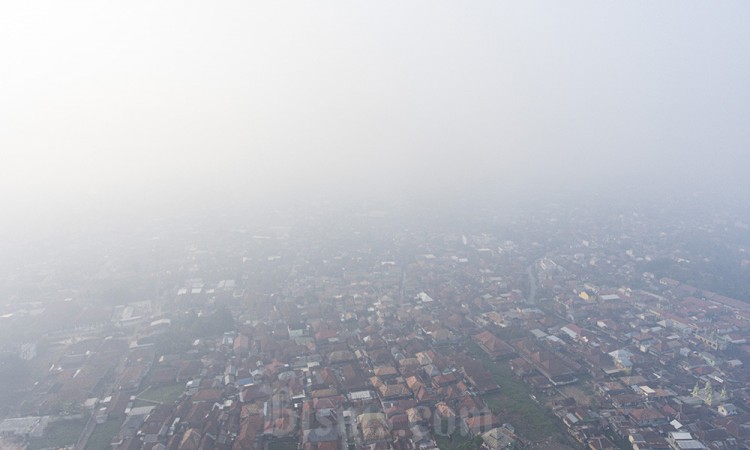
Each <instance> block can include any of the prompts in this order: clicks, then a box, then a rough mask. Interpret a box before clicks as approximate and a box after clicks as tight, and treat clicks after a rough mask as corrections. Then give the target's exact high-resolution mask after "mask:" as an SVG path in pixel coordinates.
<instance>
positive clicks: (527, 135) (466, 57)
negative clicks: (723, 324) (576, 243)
mask: <svg viewBox="0 0 750 450" xmlns="http://www.w3.org/2000/svg"><path fill="white" fill-rule="evenodd" d="M749 13H750V5H748V3H747V2H571V1H567V2H525V1H524V2H470V3H465V2H442V1H419V2H384V1H377V2H363V1H358V2H255V3H251V2H219V3H210V4H209V3H205V4H202V3H198V2H182V1H181V2H176V1H175V2H120V3H109V2H54V1H50V2H22V1H12V2H11V1H8V2H3V4H2V6H0V55H2V58H1V60H0V67H1V69H0V73H1V74H2V83H0V99H1V100H0V152H1V153H0V154H1V155H2V163H1V164H0V187H1V191H2V194H0V195H2V204H3V205H4V210H5V214H4V215H3V218H2V219H1V220H2V223H0V226H2V227H3V228H4V229H6V230H11V229H24V230H28V229H32V228H34V227H35V226H36V225H38V224H40V223H42V224H45V225H50V224H54V223H57V222H72V223H76V222H77V221H85V220H89V218H90V217H93V216H98V215H107V214H114V213H124V214H127V213H128V212H129V211H136V210H137V211H142V210H143V208H144V207H146V208H148V210H149V211H158V210H159V209H161V208H175V209H179V208H188V207H193V208H198V209H199V208H201V207H204V206H206V205H216V204H226V205H236V204H241V203H244V202H248V203H252V202H256V201H261V200H272V201H274V200H275V199H288V198H294V197H298V196H319V197H323V198H337V197H338V196H348V197H349V198H355V199H358V198H371V197H372V198H374V197H383V198H387V197H398V196H404V197H407V196H411V195H424V196H435V197H439V196H441V195H448V194H450V195H455V194H456V193H458V194H459V195H463V196H471V195H472V194H473V193H488V192H489V193H497V194H498V195H502V193H506V194H508V193H510V194H511V195H525V194H529V195H531V194H530V193H532V192H535V193H537V194H538V193H540V192H546V191H555V192H561V191H564V192H571V193H572V192H585V191H604V192H612V193H617V192H628V191H630V190H633V189H635V188H636V187H643V186H648V187H649V189H657V188H663V187H665V186H672V187H675V186H676V187H677V188H676V190H677V191H680V190H681V189H683V188H685V189H687V188H696V187H698V188H699V189H706V188H708V189H711V190H712V192H713V193H714V195H717V196H729V195H735V194H742V193H743V192H746V190H747V189H746V188H747V182H746V180H745V178H746V177H745V172H746V170H747V168H748V167H750V160H749V159H750V158H748V156H747V149H748V143H749V142H750V131H749V130H750V127H748V126H747V124H748V123H750V45H749V44H750V27H748V26H747V24H748V23H749V22H750V14H749ZM730 191H731V192H730ZM7 236H8V235H6V237H7Z"/></svg>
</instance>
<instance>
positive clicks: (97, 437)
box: [85, 419, 123, 450]
mask: <svg viewBox="0 0 750 450" xmlns="http://www.w3.org/2000/svg"><path fill="white" fill-rule="evenodd" d="M122 424H123V420H119V419H110V420H108V421H106V422H104V423H103V424H100V425H97V426H96V428H94V432H93V433H92V434H91V437H90V438H89V440H88V442H87V443H86V448H85V450H101V449H105V448H111V445H110V443H111V442H112V438H114V437H115V436H116V435H117V433H118V432H119V431H120V427H121V426H122Z"/></svg>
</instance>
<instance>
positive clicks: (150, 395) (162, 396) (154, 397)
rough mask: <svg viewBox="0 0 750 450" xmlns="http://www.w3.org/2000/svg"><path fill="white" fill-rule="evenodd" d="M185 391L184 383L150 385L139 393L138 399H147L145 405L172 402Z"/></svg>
mask: <svg viewBox="0 0 750 450" xmlns="http://www.w3.org/2000/svg"><path fill="white" fill-rule="evenodd" d="M183 392H185V385H184V384H181V383H180V384H171V385H168V386H160V387H149V388H147V389H146V390H145V391H143V392H141V393H140V394H138V396H137V397H136V399H137V400H145V402H144V405H149V404H151V405H153V404H154V403H172V402H174V401H175V400H177V399H178V398H179V397H180V395H182V393H183Z"/></svg>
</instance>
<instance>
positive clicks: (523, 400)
mask: <svg viewBox="0 0 750 450" xmlns="http://www.w3.org/2000/svg"><path fill="white" fill-rule="evenodd" d="M465 345H466V346H467V349H468V352H469V353H470V354H471V355H473V356H475V357H476V358H477V359H479V360H481V361H482V362H483V363H484V366H485V368H486V369H487V370H488V371H489V372H490V373H491V374H492V378H493V379H494V380H495V382H496V383H497V384H498V385H499V386H500V391H499V392H493V393H490V394H486V395H483V396H482V399H483V400H484V401H485V402H486V403H487V406H489V408H490V409H491V410H492V412H494V413H495V414H497V416H498V417H499V418H500V420H501V421H502V422H504V423H509V424H511V425H512V426H513V427H514V428H515V430H516V434H518V435H519V436H520V437H521V438H523V439H527V440H529V441H532V442H541V441H545V440H548V439H550V438H553V440H563V441H564V440H565V439H566V437H565V432H564V430H563V429H562V425H561V424H560V422H559V421H558V420H557V418H556V417H555V416H553V415H552V413H551V412H550V411H549V410H547V409H546V408H544V407H543V406H541V405H539V404H537V403H536V402H535V401H534V400H532V399H531V397H530V394H531V392H530V391H529V387H528V386H527V385H526V384H525V383H524V382H523V381H521V380H519V379H518V378H516V376H515V375H514V374H513V372H512V371H511V370H510V366H509V365H508V363H507V362H497V361H491V360H489V359H488V358H487V355H486V354H485V353H484V352H483V351H482V349H480V348H479V346H477V345H476V344H475V343H474V342H472V341H470V340H467V341H466V342H465Z"/></svg>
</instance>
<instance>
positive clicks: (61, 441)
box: [27, 418, 87, 450]
mask: <svg viewBox="0 0 750 450" xmlns="http://www.w3.org/2000/svg"><path fill="white" fill-rule="evenodd" d="M86 420H87V419H85V418H82V419H71V420H57V421H55V422H50V423H49V425H47V429H46V430H44V436H43V437H40V438H35V439H31V440H30V442H29V446H28V447H27V449H28V450H38V449H43V448H50V447H52V448H57V447H66V446H69V447H72V446H73V445H75V443H76V441H78V436H80V435H81V432H82V431H83V428H84V427H85V426H86Z"/></svg>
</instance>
